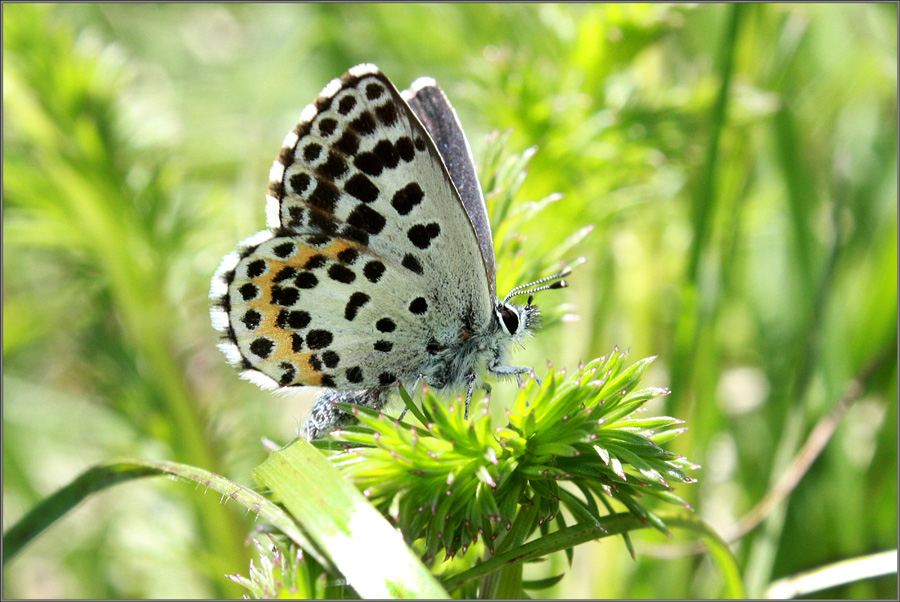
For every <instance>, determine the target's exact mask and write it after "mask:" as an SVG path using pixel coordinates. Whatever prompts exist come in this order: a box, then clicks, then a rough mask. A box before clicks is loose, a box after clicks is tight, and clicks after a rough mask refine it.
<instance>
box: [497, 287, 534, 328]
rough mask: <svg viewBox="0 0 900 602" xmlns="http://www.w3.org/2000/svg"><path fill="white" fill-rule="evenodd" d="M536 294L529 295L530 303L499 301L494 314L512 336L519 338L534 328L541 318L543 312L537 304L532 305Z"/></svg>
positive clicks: (501, 325)
mask: <svg viewBox="0 0 900 602" xmlns="http://www.w3.org/2000/svg"><path fill="white" fill-rule="evenodd" d="M533 300H534V295H531V296H530V297H528V303H527V304H526V305H524V306H522V305H515V304H513V303H506V302H505V301H504V302H502V303H498V304H497V307H495V308H494V315H495V316H496V318H497V322H498V323H499V324H500V328H501V330H503V332H505V333H506V334H507V335H509V336H510V337H512V338H518V337H521V336H523V335H526V334H528V333H529V332H531V331H532V330H534V328H535V326H537V323H538V320H539V319H540V315H541V312H540V310H539V309H538V308H537V306H536V305H532V303H531V302H532V301H533Z"/></svg>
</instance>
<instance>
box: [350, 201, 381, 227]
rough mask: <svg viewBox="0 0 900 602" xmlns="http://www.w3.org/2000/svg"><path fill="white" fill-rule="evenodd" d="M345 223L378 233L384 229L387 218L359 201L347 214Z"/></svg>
mask: <svg viewBox="0 0 900 602" xmlns="http://www.w3.org/2000/svg"><path fill="white" fill-rule="evenodd" d="M347 223H348V224H350V225H351V226H354V227H356V228H359V229H360V230H363V231H364V232H368V233H369V234H378V233H379V232H381V231H382V230H383V229H384V225H385V224H386V223H387V220H385V219H384V216H383V215H381V214H380V213H378V212H377V211H375V210H374V209H372V208H371V207H369V206H368V205H363V204H362V203H360V204H359V205H357V206H356V207H355V208H354V209H353V211H352V212H351V213H350V215H348V216H347Z"/></svg>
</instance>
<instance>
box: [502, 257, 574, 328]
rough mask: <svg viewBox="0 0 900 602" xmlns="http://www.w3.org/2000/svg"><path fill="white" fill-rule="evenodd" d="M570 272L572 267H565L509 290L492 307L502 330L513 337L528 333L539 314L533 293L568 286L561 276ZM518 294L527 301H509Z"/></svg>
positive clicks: (536, 321)
mask: <svg viewBox="0 0 900 602" xmlns="http://www.w3.org/2000/svg"><path fill="white" fill-rule="evenodd" d="M578 262H579V263H582V262H583V259H579V260H578ZM571 273H572V269H571V268H570V267H567V268H566V269H564V270H562V271H561V272H558V273H556V274H553V275H552V276H547V277H546V278H541V279H540V280H535V281H534V282H529V283H528V284H522V285H520V286H517V287H516V288H514V289H512V290H511V291H509V292H508V293H507V294H506V296H505V297H503V300H502V301H500V302H499V303H497V306H496V307H495V308H494V315H495V317H496V318H497V322H498V323H499V324H500V328H501V329H502V330H503V332H505V333H506V334H507V335H509V336H510V337H511V338H514V339H517V338H520V337H522V336H525V335H527V334H530V333H531V331H532V330H534V328H535V327H536V326H537V324H538V320H539V319H540V316H541V312H540V310H539V309H538V307H537V306H536V305H534V293H537V292H540V291H546V290H550V289H555V288H565V287H567V286H569V283H568V282H566V281H565V280H563V278H565V277H566V276H568V275H569V274H571ZM548 283H549V284H548ZM520 295H528V302H527V303H526V304H525V305H516V304H514V303H509V300H510V299H512V298H513V297H518V296H520Z"/></svg>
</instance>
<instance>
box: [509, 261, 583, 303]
mask: <svg viewBox="0 0 900 602" xmlns="http://www.w3.org/2000/svg"><path fill="white" fill-rule="evenodd" d="M584 262H585V258H584V257H579V258H578V259H576V260H575V261H573V262H572V264H571V265H570V266H567V267H566V268H565V269H564V270H562V271H561V272H557V273H556V274H553V275H552V276H547V277H545V278H541V279H540V280H535V281H534V282H529V283H528V284H520V285H519V286H517V287H515V288H514V289H512V290H511V291H509V292H508V293H506V296H505V297H503V303H506V302H507V301H509V300H510V299H512V298H513V297H518V296H519V295H529V294H531V295H533V294H534V293H537V292H540V291H547V290H550V289H556V288H565V287H567V286H569V283H568V282H566V281H565V280H562V279H563V278H565V277H566V276H568V275H569V274H571V273H572V268H573V267H575V266H578V265H581V264H582V263H584ZM554 280H555V281H556V282H552V281H554ZM545 282H552V284H547V285H545V286H538V285H540V284H544V283H545ZM535 286H537V288H532V287H535Z"/></svg>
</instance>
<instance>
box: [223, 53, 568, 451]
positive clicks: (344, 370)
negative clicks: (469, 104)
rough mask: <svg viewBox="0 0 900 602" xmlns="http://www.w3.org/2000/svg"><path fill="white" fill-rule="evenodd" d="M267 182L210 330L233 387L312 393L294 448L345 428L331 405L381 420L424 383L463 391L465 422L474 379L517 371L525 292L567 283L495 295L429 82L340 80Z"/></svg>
mask: <svg viewBox="0 0 900 602" xmlns="http://www.w3.org/2000/svg"><path fill="white" fill-rule="evenodd" d="M269 179H270V182H269V192H268V195H267V206H266V216H267V226H268V229H267V230H264V231H262V232H259V233H257V234H255V235H253V236H251V237H250V238H248V239H246V240H244V241H243V242H242V243H240V244H239V245H238V247H237V249H236V250H235V251H233V252H232V253H230V254H228V255H227V256H225V258H224V259H223V260H222V263H221V265H220V267H219V269H218V270H217V271H216V274H215V276H214V277H213V280H212V285H211V288H210V297H211V299H212V301H213V307H212V310H211V319H212V323H213V326H214V327H215V328H216V329H218V330H219V331H220V332H221V333H222V334H223V336H222V341H221V343H220V344H219V347H220V348H221V349H222V351H223V352H224V353H225V355H226V357H227V358H228V360H229V361H230V362H231V363H232V364H234V365H235V366H236V367H237V368H238V369H239V370H240V371H241V375H242V376H243V377H245V378H247V379H248V380H250V381H252V382H254V383H256V384H257V385H259V386H261V387H263V388H277V387H283V388H293V387H302V386H317V387H324V388H326V391H325V392H324V393H323V394H322V395H320V397H319V398H318V399H317V401H316V402H315V404H314V405H313V409H312V411H311V412H310V416H309V418H308V420H307V423H306V427H305V431H306V435H307V437H308V438H310V439H316V438H320V437H323V436H324V435H326V434H327V433H328V432H330V431H331V430H333V429H334V428H336V427H340V426H342V425H344V424H347V423H348V422H351V421H352V420H353V419H352V417H351V416H349V415H348V414H346V413H344V412H342V411H340V410H339V409H338V408H337V407H335V405H334V402H339V401H341V402H349V403H355V404H360V405H364V406H368V407H371V408H374V409H380V408H381V407H382V406H384V405H385V403H386V402H387V400H388V395H389V393H390V392H391V391H392V390H395V389H396V387H397V384H398V383H415V384H416V385H417V384H418V383H419V382H420V381H421V380H424V381H425V382H426V383H428V384H429V386H431V387H434V388H437V389H448V390H450V391H459V392H463V391H464V392H465V394H466V415H468V405H469V401H470V400H471V397H472V394H473V391H474V390H475V388H476V387H481V388H482V389H484V390H486V391H490V386H489V385H487V383H485V381H484V377H485V376H486V374H487V373H492V374H493V375H495V376H499V377H504V376H505V377H509V376H515V377H516V378H517V379H519V380H520V382H521V375H522V374H525V373H528V372H530V369H529V368H524V367H517V366H510V365H508V364H507V357H508V355H509V351H510V348H511V346H512V345H513V344H514V343H517V342H520V341H521V340H522V339H523V338H524V337H526V336H528V335H529V334H531V333H532V331H533V330H534V329H535V328H536V327H537V325H538V320H539V316H540V313H539V310H538V308H537V307H536V306H535V305H534V304H533V303H532V301H533V295H534V293H535V292H537V291H539V290H545V289H549V288H562V287H565V286H566V281H565V280H562V278H563V277H564V276H566V275H568V273H569V272H570V270H568V269H566V270H563V271H561V272H559V273H557V274H554V275H552V276H549V277H547V278H543V279H541V280H538V281H536V282H532V283H529V284H526V285H522V286H518V287H516V288H514V289H513V290H511V291H510V292H509V293H508V294H507V295H506V296H504V297H503V299H502V300H500V299H498V298H497V291H496V265H495V262H496V259H495V255H494V246H493V241H492V238H491V226H490V222H489V220H488V213H487V208H486V206H485V201H484V195H483V193H482V189H481V184H480V182H479V180H478V176H477V174H476V172H475V166H474V161H473V159H472V152H471V149H470V147H469V143H468V141H467V139H466V137H465V134H464V133H463V131H462V126H461V125H460V122H459V119H458V117H457V115H456V112H455V111H454V110H453V108H452V107H451V105H450V102H449V101H448V100H447V97H446V96H445V95H444V93H443V91H442V90H441V89H440V88H439V87H438V86H437V84H436V83H435V82H434V80H433V79H431V78H419V79H418V80H416V81H415V82H414V83H413V84H412V86H411V87H410V89H409V90H406V91H405V92H403V93H402V94H401V93H400V92H399V91H398V90H397V89H396V88H395V87H394V85H393V84H392V83H391V82H390V81H389V80H388V78H387V77H385V76H384V75H383V74H382V73H381V71H380V70H379V69H378V68H377V67H376V66H374V65H371V64H362V65H357V66H355V67H353V68H351V69H350V70H349V71H347V73H345V74H344V75H343V76H341V77H340V78H338V79H334V80H332V81H331V82H330V83H329V84H328V85H327V86H325V88H324V89H323V90H322V92H321V93H320V94H319V96H318V98H317V99H316V101H315V103H314V104H311V105H309V106H307V107H306V108H305V109H304V110H303V112H302V113H301V115H300V122H299V124H298V125H297V127H296V128H294V129H293V130H292V131H291V132H290V133H288V135H287V136H286V137H285V139H284V143H283V144H282V148H281V152H280V153H279V154H278V157H277V159H276V160H275V162H274V163H273V165H272V169H271V172H270V174H269ZM548 283H549V284H548ZM526 294H527V295H529V296H528V301H527V303H526V304H525V305H517V304H514V303H511V302H510V299H512V298H513V297H517V296H520V295H526ZM412 390H413V391H414V390H415V385H414V386H413V389H412Z"/></svg>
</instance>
